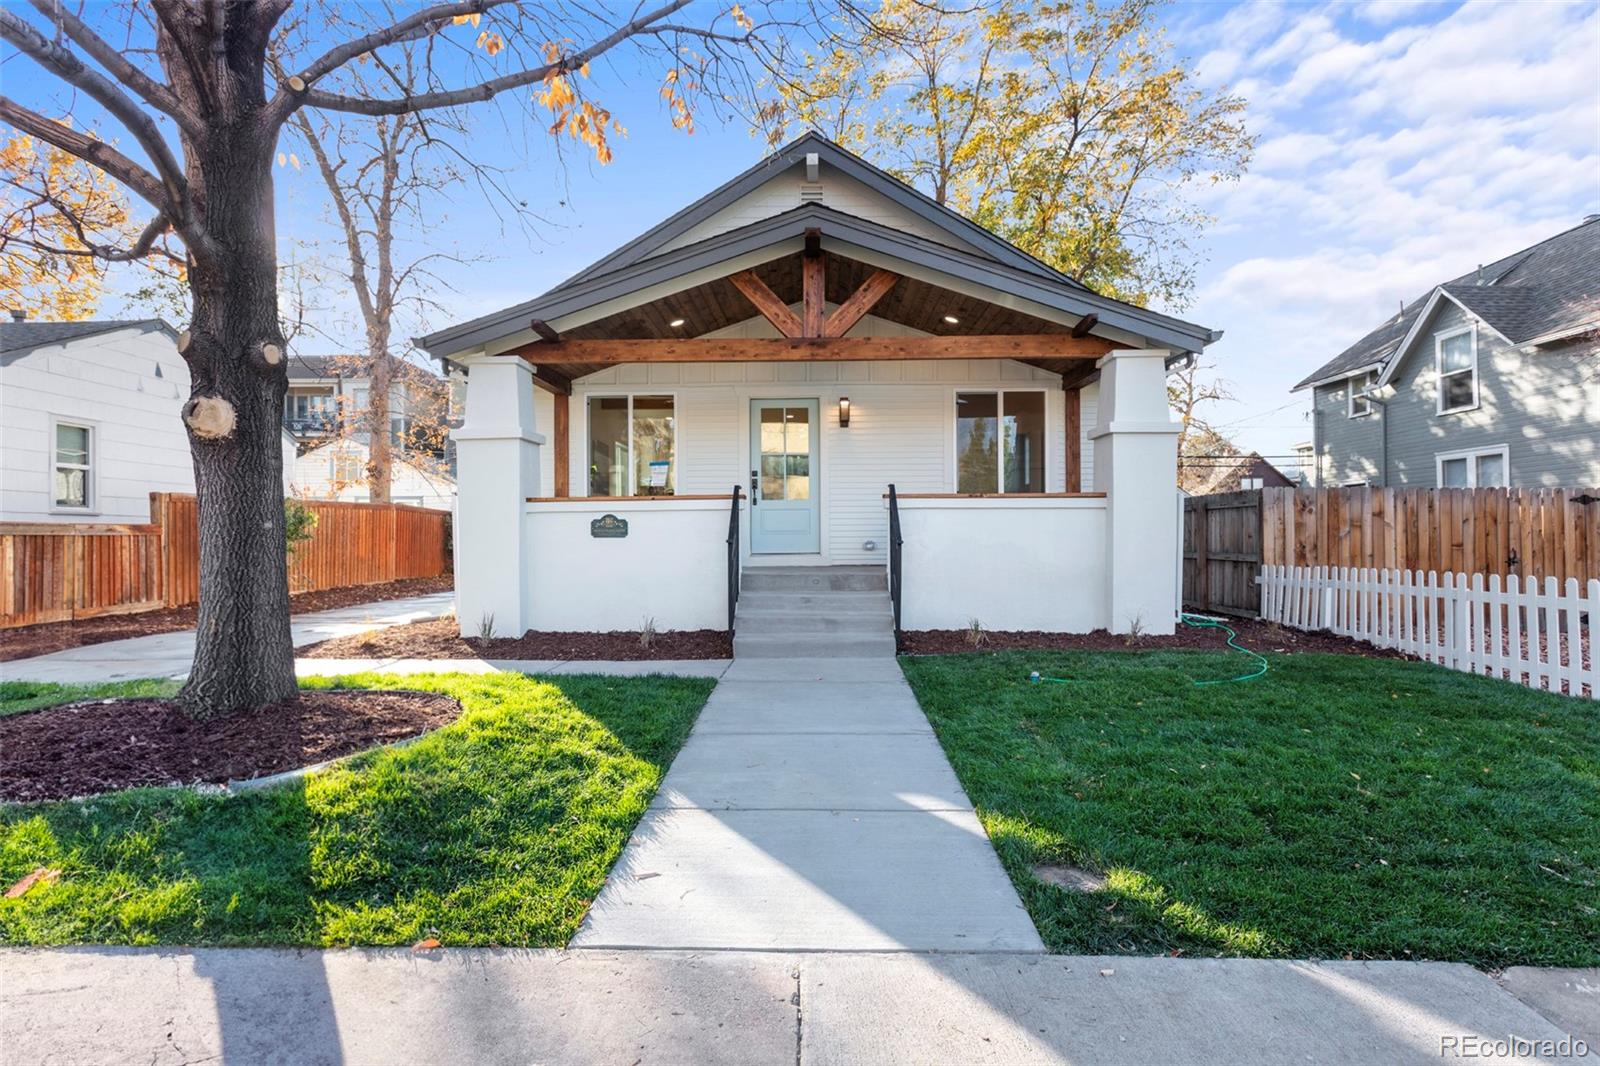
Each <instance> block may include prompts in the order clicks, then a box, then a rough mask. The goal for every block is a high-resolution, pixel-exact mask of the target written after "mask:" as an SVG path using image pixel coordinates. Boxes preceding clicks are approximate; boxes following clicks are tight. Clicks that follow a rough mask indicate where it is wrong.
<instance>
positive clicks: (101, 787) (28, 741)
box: [0, 690, 461, 801]
mask: <svg viewBox="0 0 1600 1066" xmlns="http://www.w3.org/2000/svg"><path fill="white" fill-rule="evenodd" d="M460 713H461V704H459V703H457V702H456V701H455V700H453V699H451V698H450V697H449V696H441V695H438V694H436V693H429V692H395V691H381V692H379V691H367V690H350V691H334V692H302V693H301V694H300V695H299V696H297V697H296V698H294V699H292V700H284V701H282V702H280V703H269V704H267V705H266V706H264V707H258V708H256V709H255V710H253V711H245V712H241V713H239V714H232V715H224V716H221V717H218V718H212V719H208V720H206V721H196V720H195V719H193V718H191V717H189V715H187V714H185V713H184V712H183V711H182V710H180V709H179V708H178V706H177V705H176V704H174V703H173V702H172V701H171V700H158V699H130V700H118V699H108V700H87V701H84V702H81V703H68V704H63V705H61V706H58V707H46V708H43V709H41V710H37V711H27V712H24V713H22V714H13V715H8V716H6V717H4V718H0V751H4V752H5V758H4V759H3V760H0V800H12V801H31V800H46V799H66V798H68V797H71V796H87V795H91V794H93V793H97V792H109V791H112V790H115V789H123V788H136V787H139V786H147V785H153V786H160V785H174V784H193V783H195V782H202V781H203V782H217V783H220V782H226V781H228V780H229V779H230V778H231V779H237V780H243V779H245V778H250V777H260V776H262V775H263V774H275V773H279V772H281V771H283V770H292V769H295V768H296V767H300V766H309V765H311V764H312V763H318V762H323V761H324V760H327V759H333V758H337V757H339V756H341V755H349V754H351V753H353V752H357V751H362V750H363V749H366V748H370V747H373V746H375V745H378V744H388V743H392V742H394V741H397V740H405V739H407V738H409V737H414V736H418V735H419V734H422V733H425V732H427V731H428V730H430V729H437V728H439V727H440V726H442V725H448V724H449V723H450V722H453V721H454V720H455V719H456V717H457V716H458V715H459V714H460Z"/></svg>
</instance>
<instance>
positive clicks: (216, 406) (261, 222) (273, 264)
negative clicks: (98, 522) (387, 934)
mask: <svg viewBox="0 0 1600 1066" xmlns="http://www.w3.org/2000/svg"><path fill="white" fill-rule="evenodd" d="M30 2H31V4H32V8H33V12H32V14H31V16H25V15H24V14H23V13H22V12H21V11H20V10H19V9H18V8H17V7H10V6H8V7H4V8H0V40H4V41H6V42H7V43H8V44H10V45H11V46H12V47H13V48H15V49H16V50H17V52H19V53H21V54H22V55H24V56H26V57H28V58H29V59H30V60H32V61H33V62H34V63H36V64H37V65H38V66H39V67H40V68H42V69H43V70H44V71H45V72H46V73H47V74H48V75H50V76H51V78H48V79H45V80H44V85H45V87H44V88H43V89H41V90H40V91H39V96H40V97H41V100H40V102H39V103H38V104H36V105H35V106H27V105H25V104H23V103H20V102H18V101H17V100H16V99H13V98H12V97H11V96H10V95H9V93H10V92H12V91H14V89H13V88H12V87H13V86H14V85H15V84H16V82H17V79H16V77H15V74H14V68H11V69H10V70H8V74H10V75H11V76H10V77H8V84H7V93H8V95H3V96H0V122H5V123H7V124H9V125H10V126H12V127H14V128H15V129H17V130H18V131H20V132H23V133H27V134H29V135H30V136H33V137H35V138H37V139H39V140H40V141H43V142H45V143H47V144H51V145H54V146H55V147H57V148H59V149H61V150H63V151H66V152H69V153H71V154H72V155H75V156H77V157H78V158H80V159H82V160H84V161H86V162H88V163H90V164H92V165H93V166H95V167H97V168H99V169H100V170H101V171H104V172H105V173H106V174H108V175H110V176H111V177H113V178H115V179H116V181H118V182H119V183H120V184H121V186H122V187H123V188H125V189H127V190H128V191H130V192H131V193H133V194H134V195H136V196H137V197H139V198H141V199H142V200H144V201H145V202H146V203H148V204H149V205H150V206H151V208H152V211H153V214H152V217H151V218H150V219H149V221H148V222H147V224H145V225H144V226H143V227H142V229H140V231H139V233H138V236H137V237H136V238H135V240H134V241H133V242H132V243H131V244H130V245H128V246H126V247H115V248H110V247H107V248H99V249H96V254H97V255H98V256H99V257H100V258H102V259H105V260H108V261H110V260H114V259H132V258H137V257H139V256H142V255H144V254H147V253H148V252H149V251H150V250H151V249H152V248H153V247H155V246H156V244H157V242H159V241H160V240H161V239H162V238H163V237H164V236H166V235H168V234H170V235H172V237H174V238H175V239H176V240H178V241H180V242H181V243H182V245H183V248H184V249H185V255H186V258H187V263H188V269H187V281H188V285H189V290H190V298H191V303H192V309H193V315H192V318H191V320H190V321H189V322H188V323H187V325H186V328H185V329H184V330H183V331H182V334H181V339H180V341H179V347H180V349H181V351H182V353H183V357H184V359H185V360H186V361H187V362H188V365H189V371H190V377H191V380H192V386H191V394H190V397H189V399H188V401H187V403H186V404H185V405H184V408H183V420H184V423H185V425H186V427H187V429H188V434H189V441H190V447H191V451H192V454H193V459H194V469H195V485H196V491H197V493H198V495H199V498H200V610H199V620H198V631H197V637H196V644H195V659H194V665H193V669H192V671H191V673H190V675H189V680H188V681H187V682H186V683H185V685H184V687H183V689H182V691H181V693H180V694H179V697H178V698H179V700H180V701H181V702H182V703H183V704H184V705H185V706H186V707H187V708H189V709H190V710H191V711H192V712H193V713H196V714H216V713H225V712H230V711H236V710H242V709H245V708H249V707H253V706H258V705H261V704H264V703H268V702H271V701H274V700H279V699H286V698H289V697H291V696H293V695H294V693H295V691H296V686H295V677H294V649H293V645H292V642H291V640H290V635H289V602H288V580H287V571H286V566H285V559H284V550H283V545H284V528H283V526H284V519H283V507H282V498H281V497H282V489H281V485H282V481H281V466H282V459H281V453H280V450H279V446H278V439H279V437H278V434H279V420H280V418H281V416H282V410H283V398H284V395H285V393H286V391H287V377H286V373H285V363H284V337H283V335H282V331H281V329H280V324H279V304H278V264H277V232H276V226H275V221H274V214H273V166H274V163H275V157H276V155H277V152H278V142H279V137H280V134H281V132H282V130H283V127H284V125H285V124H286V123H288V122H290V121H292V120H293V119H294V117H295V116H296V114H298V113H299V112H301V111H302V110H303V109H306V108H311V109H315V110H321V111H331V112H341V113H352V114H359V115H368V116H393V117H399V116H403V115H416V114H422V113H426V112H431V111H435V110H439V109H443V108H451V107H458V106H462V105H467V104H481V103H482V102H484V101H488V100H492V99H494V98H496V97H497V96H499V95H500V94H502V93H508V92H510V91H512V90H527V89H535V90H536V91H533V92H525V93H519V94H517V99H518V100H520V101H521V103H522V104H523V105H524V106H526V107H528V108H530V109H534V110H537V111H538V113H539V115H538V119H537V121H538V122H539V123H540V125H541V127H543V126H549V125H550V124H551V115H550V112H551V111H554V114H555V125H556V126H557V127H559V128H563V129H565V128H575V129H580V130H581V129H586V128H588V127H590V126H592V124H593V123H594V121H595V119H596V109H595V105H593V104H592V103H591V102H590V101H588V100H586V99H584V98H583V95H582V91H581V82H580V79H581V77H582V76H584V75H585V74H587V72H588V69H589V64H590V63H591V62H592V61H594V60H596V59H599V58H600V57H602V56H607V55H608V54H611V53H613V52H615V51H616V50H618V49H619V48H621V47H622V46H624V45H630V44H631V45H632V46H633V48H634V51H635V52H636V53H637V54H640V55H648V56H650V57H651V58H650V59H649V62H651V63H653V64H655V65H656V66H657V68H658V69H661V68H664V69H665V72H666V76H667V78H669V79H670V80H668V81H667V83H666V86H665V90H664V91H665V92H666V94H667V95H668V99H669V102H671V103H672V104H673V105H674V106H675V107H678V108H682V109H687V107H688V106H689V105H688V103H687V102H686V100H685V97H686V96H688V95H689V94H690V93H692V91H693V89H694V87H695V86H700V85H705V84H707V82H708V80H710V79H713V78H715V76H716V75H717V73H718V64H729V63H737V62H738V61H739V60H740V59H742V57H743V56H745V55H746V54H747V52H746V51H745V50H746V49H747V48H748V46H750V45H751V44H752V43H753V42H754V41H755V38H754V36H753V33H752V28H751V24H750V20H749V19H748V18H747V17H746V16H745V15H744V13H743V12H742V11H741V10H740V9H739V8H738V7H734V8H732V9H731V10H728V11H721V10H714V9H711V8H709V7H702V8H698V9H696V10H695V11H694V12H690V13H689V14H691V15H692V16H693V17H692V18H691V19H690V21H689V22H687V23H685V22H683V21H675V20H674V16H675V15H676V14H678V13H679V12H682V11H684V9H686V8H689V7H690V0H661V2H660V3H659V4H657V5H655V6H650V7H648V8H646V7H642V6H641V7H638V8H634V9H633V10H632V13H631V14H630V15H628V16H626V17H623V18H617V19H611V18H609V17H607V15H606V14H604V12H603V11H600V10H597V9H595V8H585V7H581V6H569V5H564V4H558V3H555V2H553V0H552V2H549V3H544V2H517V0H458V2H448V3H436V4H430V5H427V6H422V7H416V8H413V9H411V10H410V11H409V13H405V14H401V13H400V12H399V11H397V10H395V9H392V8H390V7H388V6H386V5H382V6H380V5H372V6H364V7H362V8H360V9H358V10H359V11H360V12H361V17H362V18H364V19H367V20H369V23H368V25H365V26H363V27H362V29H363V30H365V32H358V33H356V34H354V35H352V36H349V37H347V38H344V39H334V38H335V37H336V36H337V34H336V33H329V32H325V26H326V22H325V20H321V19H318V18H315V17H308V18H305V19H302V20H300V21H299V22H298V23H295V24H294V25H293V29H294V30H295V32H293V33H290V32H289V29H290V26H289V24H288V23H285V16H286V15H288V14H289V12H290V10H291V7H292V6H293V5H292V4H291V0H150V2H149V3H148V4H140V5H131V6H130V7H127V8H124V7H122V6H120V5H118V6H113V5H104V6H101V7H95V8H92V9H91V10H90V12H89V16H90V17H89V18H88V19H86V18H85V17H82V16H80V15H79V14H77V13H76V10H75V7H74V6H73V5H69V4H67V3H63V2H60V0H30ZM313 14H314V12H313ZM119 17H120V18H123V19H124V24H122V25H114V24H113V23H112V20H114V19H117V18H119ZM480 19H481V20H483V24H482V25H481V26H480V25H479V21H480ZM461 26H464V27H465V28H464V30H462V31H460V32H463V33H465V34H467V35H468V36H466V37H465V41H466V42H467V43H466V44H464V45H462V44H452V45H451V46H450V47H440V48H433V49H428V50H427V51H426V53H425V55H426V57H427V61H428V68H427V70H426V72H425V75H424V76H423V78H422V79H421V84H422V85H423V87H424V88H423V91H420V92H407V93H398V94H366V93H352V92H349V91H345V90H344V89H342V88H341V72H343V71H344V70H345V69H346V68H347V67H348V65H349V64H351V63H356V62H361V61H363V60H365V61H368V62H373V63H379V64H381V63H383V62H385V61H386V59H385V56H386V55H387V54H388V53H389V51H390V50H392V49H393V48H394V47H395V46H396V45H400V44H402V43H404V42H407V41H418V40H424V39H428V38H435V39H438V40H442V41H443V40H447V37H446V35H447V34H448V33H449V32H450V31H451V30H452V28H455V27H461ZM490 35H492V36H490ZM114 40H115V41H122V42H125V43H123V44H120V45H119V44H113V43H112V42H113V41H114ZM151 57H153V60H154V62H153V63H152V62H150V59H151ZM269 57H271V58H272V59H273V60H275V61H276V62H277V63H278V64H279V65H280V68H281V70H282V71H283V72H284V73H283V75H282V76H278V75H275V74H274V73H273V71H272V69H271V66H270V64H269ZM52 79H53V85H54V88H57V89H62V90H65V91H66V92H68V93H72V94H77V95H79V96H81V97H82V98H85V99H87V100H89V101H92V102H93V104H94V105H97V106H98V108H100V109H103V111H104V113H105V114H106V115H107V116H109V118H110V120H112V121H114V122H116V123H118V124H119V125H120V126H121V128H122V130H123V132H124V134H125V137H126V140H127V143H126V150H124V147H123V142H122V140H121V139H117V140H112V139H106V140H101V139H97V138H95V137H93V136H91V135H89V134H88V133H86V132H84V131H83V130H82V129H79V128H77V127H75V126H73V125H70V124H68V123H65V122H61V121H58V120H56V119H53V118H50V117H48V114H49V110H50V105H49V103H47V102H45V100H44V99H43V98H46V97H48V96H50V88H51V84H52ZM723 94H724V93H723V92H719V93H718V94H717V95H718V96H719V97H720V96H721V95H723Z"/></svg>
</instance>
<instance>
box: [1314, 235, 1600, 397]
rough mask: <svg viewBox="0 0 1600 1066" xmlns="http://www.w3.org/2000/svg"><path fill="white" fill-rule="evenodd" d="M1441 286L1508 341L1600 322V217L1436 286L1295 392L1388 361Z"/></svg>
mask: <svg viewBox="0 0 1600 1066" xmlns="http://www.w3.org/2000/svg"><path fill="white" fill-rule="evenodd" d="M1439 289H1443V290H1444V292H1445V293H1446V294H1447V295H1449V296H1450V297H1451V298H1453V299H1455V300H1457V301H1459V302H1460V303H1461V304H1462V306H1464V307H1466V309H1467V310H1468V311H1471V312H1472V313H1473V314H1474V315H1477V316H1478V317H1479V318H1481V319H1482V320H1483V321H1484V322H1486V323H1488V324H1489V325H1490V326H1491V327H1493V329H1494V330H1495V331H1496V332H1497V333H1499V334H1500V335H1501V336H1503V337H1505V338H1506V339H1507V340H1508V341H1510V342H1511V343H1513V344H1526V343H1527V342H1528V341H1531V340H1533V339H1534V338H1536V337H1542V336H1546V335H1548V334H1551V333H1558V332H1562V331H1565V330H1568V329H1572V328H1574V327H1577V326H1582V325H1585V324H1589V323H1595V324H1600V217H1593V216H1592V217H1591V218H1590V219H1588V220H1585V221H1584V222H1583V223H1582V224H1581V225H1578V226H1574V227H1573V228H1572V229H1569V230H1565V231H1563V232H1561V233H1558V234H1556V235H1555V236H1554V237H1550V238H1547V239H1546V240H1543V241H1540V242H1539V243H1538V244H1535V245H1533V246H1532V247H1531V248H1524V249H1522V250H1521V251H1519V252H1515V253H1513V254H1511V255H1508V256H1506V257H1505V258H1503V259H1498V260H1496V261H1495V262H1493V263H1486V264H1484V266H1483V267H1482V269H1481V270H1472V271H1470V272H1468V273H1466V274H1463V275H1461V276H1460V277H1458V278H1452V279H1451V280H1449V281H1447V282H1444V283H1443V284H1441V285H1437V286H1435V287H1434V288H1433V289H1430V290H1428V291H1427V292H1426V293H1424V294H1423V295H1422V296H1420V297H1418V298H1417V299H1415V300H1413V301H1411V302H1410V303H1408V304H1407V305H1406V306H1405V309H1404V310H1403V311H1401V312H1400V314H1399V315H1397V316H1395V317H1394V318H1391V319H1389V320H1388V321H1387V322H1385V323H1384V324H1383V325H1381V326H1379V327H1378V328H1377V329H1375V330H1373V331H1372V332H1371V333H1368V334H1367V335H1366V336H1365V337H1362V338H1361V339H1360V340H1358V341H1356V343H1354V344H1352V345H1351V346H1350V347H1348V348H1346V349H1345V350H1344V351H1342V352H1340V353H1339V354H1338V355H1336V356H1334V357H1333V358H1332V359H1330V360H1329V361H1328V362H1326V363H1324V364H1323V365H1322V366H1320V367H1318V368H1317V369H1316V370H1315V371H1313V372H1312V373H1311V374H1309V375H1307V376H1306V378H1305V379H1304V380H1303V381H1301V382H1300V383H1299V384H1298V385H1296V386H1295V388H1296V389H1303V388H1305V387H1306V386H1307V385H1310V384H1313V383H1314V382H1319V381H1326V380H1328V379H1330V378H1338V377H1343V376H1345V375H1348V374H1353V373H1355V372H1356V371H1358V370H1360V369H1362V368H1363V367H1369V366H1375V365H1378V364H1382V363H1386V362H1388V360H1389V359H1390V358H1392V357H1393V356H1394V354H1395V349H1396V348H1397V347H1398V346H1399V344H1400V342H1401V341H1402V340H1404V339H1405V336H1406V334H1407V333H1409V332H1410V331H1411V327H1412V325H1413V324H1415V322H1416V319H1417V316H1418V315H1419V314H1421V313H1422V310H1423V308H1424V307H1426V306H1427V304H1428V301H1429V299H1430V298H1431V297H1432V296H1433V294H1434V292H1436V291H1438V290H1439Z"/></svg>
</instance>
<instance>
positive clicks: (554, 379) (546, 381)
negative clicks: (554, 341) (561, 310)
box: [507, 344, 572, 396]
mask: <svg viewBox="0 0 1600 1066" xmlns="http://www.w3.org/2000/svg"><path fill="white" fill-rule="evenodd" d="M539 347H540V348H543V349H544V350H545V351H550V350H551V349H552V348H553V347H554V345H550V344H542V345H539ZM507 354H510V353H507ZM516 354H518V355H523V353H522V351H521V350H520V349H519V350H518V351H517V353H516ZM523 358H525V359H527V360H528V361H529V362H531V363H537V364H538V366H537V368H536V369H535V370H534V372H533V383H534V384H535V385H537V386H539V387H540V388H541V389H543V390H544V391H545V392H548V393H552V394H554V395H556V396H571V395H572V379H571V378H570V377H568V376H567V375H565V374H563V373H562V372H561V371H559V370H552V369H550V368H549V367H547V366H545V365H544V364H545V363H546V362H547V360H544V359H539V358H537V357H535V356H534V355H523Z"/></svg>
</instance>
